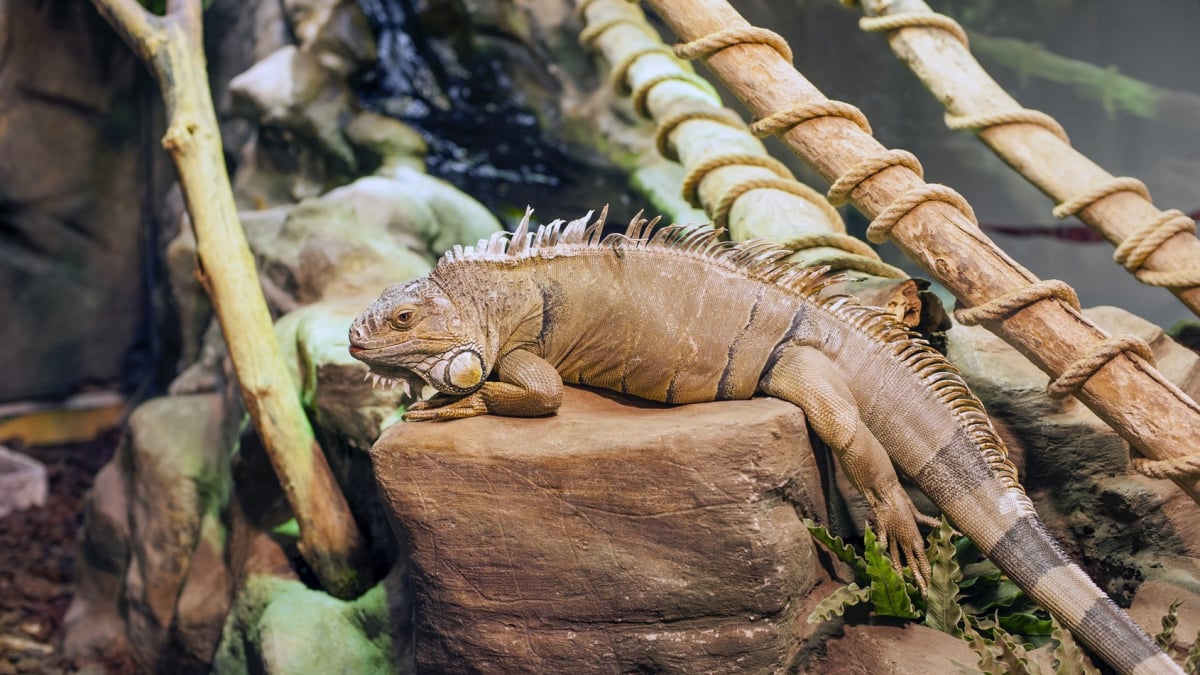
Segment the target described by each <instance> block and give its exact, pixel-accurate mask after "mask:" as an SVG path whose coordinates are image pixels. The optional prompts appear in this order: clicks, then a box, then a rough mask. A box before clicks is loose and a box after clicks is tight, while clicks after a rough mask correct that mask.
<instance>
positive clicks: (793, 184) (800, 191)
mask: <svg viewBox="0 0 1200 675" xmlns="http://www.w3.org/2000/svg"><path fill="white" fill-rule="evenodd" d="M765 188H770V189H772V190H781V191H783V192H787V193H789V194H792V195H795V196H797V197H800V198H801V199H803V200H805V201H807V202H809V203H810V204H812V205H813V206H816V207H817V208H818V209H820V210H821V212H822V213H823V214H824V215H825V218H826V220H828V221H829V223H830V225H831V226H834V227H836V226H842V227H845V226H844V225H842V215H841V214H840V213H838V212H837V209H835V208H833V206H831V205H830V204H829V202H827V201H825V196H824V195H822V194H821V193H820V192H817V191H816V190H814V189H812V188H810V187H809V186H807V185H805V184H804V183H801V182H799V181H797V180H796V179H794V178H791V179H786V178H756V179H752V180H744V181H741V182H739V183H738V184H737V185H734V186H733V187H731V188H729V189H728V190H726V191H725V193H724V194H722V195H721V197H720V199H718V200H717V204H716V206H714V207H713V224H714V225H715V226H717V227H725V226H726V225H727V224H728V222H729V212H730V210H732V209H733V203H734V202H735V201H737V200H738V198H739V197H741V196H742V195H744V194H746V193H747V192H749V191H751V190H762V189H765ZM837 236H839V237H845V238H847V239H850V240H852V241H854V242H855V243H857V244H860V245H861V247H854V246H853V245H851V244H845V243H843V244H839V245H836V246H834V248H840V249H842V250H844V251H846V252H847V253H857V254H859V255H874V252H873V251H871V247H870V246H867V245H866V244H863V243H862V242H860V241H858V240H857V239H854V238H853V237H850V236H849V235H844V234H838V235H837ZM851 248H854V250H851ZM864 251H865V252H866V253H864Z"/></svg>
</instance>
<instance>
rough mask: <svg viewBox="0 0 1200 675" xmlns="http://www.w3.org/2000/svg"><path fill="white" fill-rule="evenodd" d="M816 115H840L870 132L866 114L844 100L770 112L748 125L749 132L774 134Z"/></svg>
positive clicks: (765, 134)
mask: <svg viewBox="0 0 1200 675" xmlns="http://www.w3.org/2000/svg"><path fill="white" fill-rule="evenodd" d="M818 117H841V118H843V119H847V120H850V121H851V122H854V123H855V124H857V125H858V128H859V129H862V130H863V132H865V133H867V134H870V133H871V123H870V122H868V121H867V116H866V115H864V114H863V113H862V111H861V110H859V109H858V108H856V107H854V106H852V105H850V104H849V103H846V102H845V101H820V102H818V103H801V104H800V105H798V106H796V107H794V108H789V109H787V110H781V111H779V112H776V113H771V114H770V115H767V116H766V117H764V118H762V119H760V120H757V121H755V122H754V123H753V124H751V125H750V132H751V133H753V134H754V135H755V136H758V137H759V138H764V137H766V136H774V135H775V134H778V133H781V132H784V131H787V130H788V129H791V128H792V127H795V126H799V125H801V124H804V123H805V122H807V121H809V120H815V119H817V118H818Z"/></svg>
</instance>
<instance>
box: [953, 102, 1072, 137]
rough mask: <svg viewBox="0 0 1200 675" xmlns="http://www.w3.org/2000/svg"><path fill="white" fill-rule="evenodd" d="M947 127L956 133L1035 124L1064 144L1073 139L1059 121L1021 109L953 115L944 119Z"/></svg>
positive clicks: (1030, 110) (1036, 111) (1039, 113)
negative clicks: (1007, 125) (1009, 125)
mask: <svg viewBox="0 0 1200 675" xmlns="http://www.w3.org/2000/svg"><path fill="white" fill-rule="evenodd" d="M944 119H945V121H946V126H947V127H949V128H950V129H952V130H954V131H983V130H985V129H990V128H991V127H998V126H1001V125H1004V124H1033V125H1035V126H1039V127H1041V128H1043V129H1045V130H1046V131H1049V132H1050V133H1052V134H1054V135H1055V136H1057V137H1058V139H1059V140H1061V141H1062V142H1063V143H1067V144H1070V143H1071V139H1070V137H1068V136H1067V132H1066V130H1064V129H1063V128H1062V125H1061V124H1059V123H1058V120H1056V119H1054V118H1053V117H1051V116H1049V115H1047V114H1046V113H1044V112H1042V111H1040V110H1033V109H1030V108H1021V109H1019V110H1002V111H996V112H987V113H979V114H977V115H951V114H950V113H946V115H945V117H944Z"/></svg>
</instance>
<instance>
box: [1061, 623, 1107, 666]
mask: <svg viewBox="0 0 1200 675" xmlns="http://www.w3.org/2000/svg"><path fill="white" fill-rule="evenodd" d="M1050 622H1051V624H1052V625H1053V626H1054V629H1053V630H1052V631H1051V632H1050V637H1051V638H1053V639H1054V641H1055V642H1057V643H1058V644H1057V645H1056V646H1055V647H1054V675H1100V671H1099V670H1098V669H1097V668H1096V665H1095V664H1094V663H1092V660H1091V659H1090V658H1088V655H1087V654H1085V653H1084V652H1083V649H1082V648H1080V646H1079V644H1078V643H1076V642H1075V638H1074V637H1073V636H1072V635H1071V631H1069V630H1067V629H1066V628H1063V627H1062V624H1060V623H1059V622H1058V621H1057V620H1055V619H1054V618H1053V617H1051V619H1050Z"/></svg>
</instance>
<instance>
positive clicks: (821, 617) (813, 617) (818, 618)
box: [808, 584, 871, 623]
mask: <svg viewBox="0 0 1200 675" xmlns="http://www.w3.org/2000/svg"><path fill="white" fill-rule="evenodd" d="M869 599H871V589H870V588H859V587H858V584H848V585H846V586H842V587H841V588H839V589H837V590H836V591H834V592H833V593H830V594H829V597H827V598H825V599H824V600H822V601H821V602H818V603H817V606H816V607H815V608H813V611H812V613H811V614H809V615H808V622H809V623H820V622H822V621H828V620H830V619H832V618H833V617H835V616H842V615H843V614H845V613H846V608H847V607H853V606H854V605H857V604H860V603H863V602H866V601H867V600H869Z"/></svg>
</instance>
